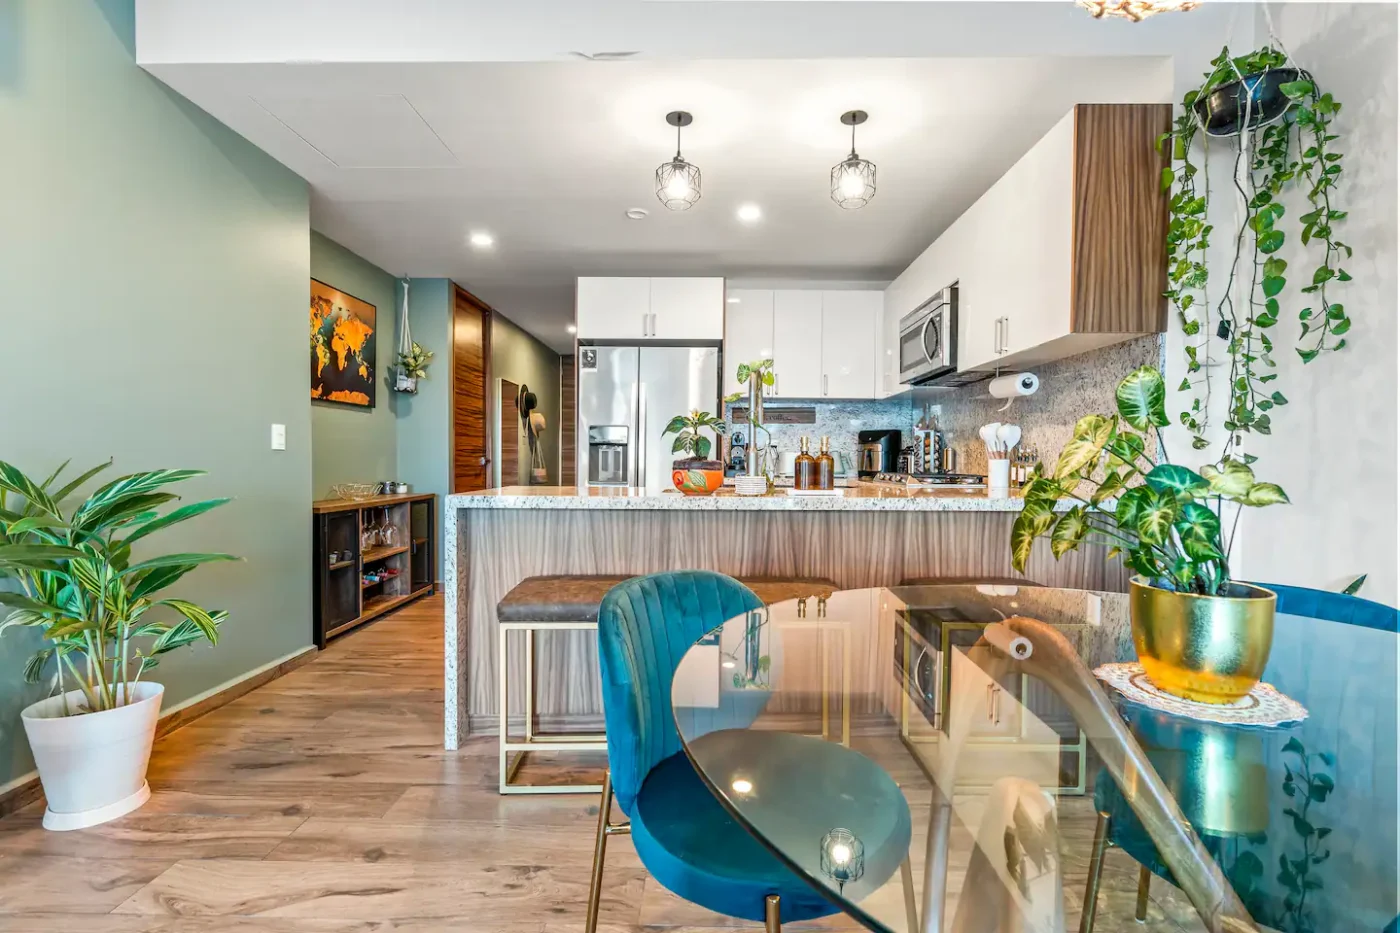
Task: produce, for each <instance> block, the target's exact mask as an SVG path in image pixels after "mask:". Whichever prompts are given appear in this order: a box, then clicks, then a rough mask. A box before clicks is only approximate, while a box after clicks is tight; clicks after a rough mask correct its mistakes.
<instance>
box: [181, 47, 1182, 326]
mask: <svg viewBox="0 0 1400 933" xmlns="http://www.w3.org/2000/svg"><path fill="white" fill-rule="evenodd" d="M1171 82H1172V70H1171V65H1170V60H1169V59H1166V58H1162V57H1137V58H1133V57H1118V58H1035V59H1028V58H1023V59H1013V60H999V59H861V60H856V59H824V60H770V61H629V62H586V61H574V62H524V63H479V62H472V63H460V62H459V63H433V64H366V63H356V64H322V65H288V64H261V65H199V66H186V67H183V68H181V69H179V74H178V79H177V80H175V81H172V83H174V84H175V86H176V88H177V89H178V90H180V91H181V93H183V94H185V95H186V96H187V97H190V98H191V99H192V100H194V101H195V102H196V103H198V104H199V105H200V106H201V107H203V108H204V109H206V110H208V111H209V112H210V113H212V114H213V115H214V116H215V117H217V118H219V119H220V120H222V121H223V122H225V123H227V124H228V125H229V126H231V127H233V128H234V129H235V130H237V131H238V132H240V133H242V134H243V135H244V136H246V137H247V138H248V139H250V140H251V141H252V142H254V143H255V144H256V145H258V146H259V147H261V148H262V149H264V150H266V151H267V152H269V153H270V154H272V155H273V156H274V157H276V158H277V159H279V160H280V161H282V162H283V163H284V164H286V165H287V166H289V167H290V168H291V169H293V170H294V171H296V172H297V173H298V174H300V175H302V176H303V177H304V178H306V179H307V181H308V182H310V184H311V189H312V223H313V226H314V227H315V228H316V229H318V230H320V231H321V232H323V233H325V234H326V235H327V236H329V237H331V238H332V239H335V240H337V241H338V242H340V243H342V244H344V245H345V246H347V247H349V248H350V249H352V250H354V251H355V252H357V253H359V254H360V255H362V256H364V257H365V258H367V259H369V260H370V261H372V262H374V263H376V264H378V265H379V266H381V267H382V268H384V269H386V270H387V271H390V272H392V273H394V274H407V275H411V276H447V277H451V278H453V279H455V280H456V281H458V282H460V283H462V284H463V285H465V286H467V287H469V288H471V289H472V290H474V291H476V292H477V293H478V294H479V295H480V296H481V297H482V298H483V299H485V300H486V301H488V302H491V303H492V304H495V305H496V306H497V307H498V308H500V310H502V311H503V312H504V313H506V314H507V315H508V316H511V317H512V318H515V319H517V320H518V322H519V323H520V324H521V325H522V326H524V327H526V328H527V329H530V330H531V331H533V332H535V333H536V334H537V335H538V336H540V337H541V339H543V340H545V341H546V342H547V343H550V344H551V345H553V346H557V347H561V348H563V347H567V346H568V345H569V339H570V338H569V337H568V335H567V333H566V332H565V330H564V326H565V324H566V323H567V322H568V320H569V318H570V317H571V316H572V300H571V290H570V288H569V286H570V285H571V283H572V280H573V278H574V277H575V276H578V275H607V274H613V275H631V274H662V275H664V274H685V273H690V274H723V275H728V276H731V277H735V276H742V277H748V278H752V277H756V276H769V277H777V276H781V277H788V278H792V277H814V278H827V279H890V278H893V277H894V276H895V275H897V274H898V273H899V272H900V271H901V270H902V269H903V268H904V266H905V265H907V264H908V262H909V261H910V260H912V259H913V258H914V257H915V256H916V255H918V253H919V252H920V251H921V250H922V249H923V248H924V247H925V246H927V245H928V243H930V242H931V241H932V240H933V238H934V237H935V236H936V234H937V233H939V232H940V231H941V230H942V229H943V228H945V227H946V226H947V225H948V224H949V223H951V221H952V220H953V219H955V218H956V217H957V216H958V214H959V213H961V212H962V211H963V210H964V209H966V207H967V206H968V205H969V204H970V203H971V202H972V201H974V200H975V199H976V198H977V197H978V195H980V194H981V193H982V192H983V191H984V190H986V188H987V187H988V186H989V185H990V184H991V183H992V182H993V181H994V180H995V179H996V178H997V177H999V176H1000V174H1001V173H1002V172H1004V171H1005V170H1006V169H1007V168H1008V167H1009V166H1010V165H1011V164H1012V163H1013V162H1014V161H1015V160H1016V158H1018V157H1019V156H1020V155H1021V154H1022V153H1024V152H1025V151H1026V150H1027V149H1028V148H1029V147H1030V145H1031V144H1032V143H1033V142H1034V141H1035V140H1036V139H1038V138H1039V137H1040V135H1042V134H1043V133H1044V132H1045V131H1046V130H1047V129H1048V128H1049V127H1050V126H1051V125H1052V124H1053V123H1054V122H1055V121H1056V120H1057V119H1058V118H1059V117H1061V116H1062V115H1063V114H1064V113H1065V112H1066V111H1067V110H1069V108H1070V107H1071V106H1072V105H1073V104H1075V103H1076V102H1084V101H1096V102H1114V101H1162V100H1167V99H1169V95H1170V92H1171V86H1172V84H1171ZM852 108H861V109H864V110H866V111H868V112H869V113H870V120H869V122H868V123H866V124H865V125H864V126H862V127H860V128H859V130H858V131H857V137H856V143H857V148H858V149H859V151H860V153H861V154H862V155H863V156H865V157H866V158H869V159H871V160H873V161H874V162H875V163H876V164H877V165H878V167H879V179H878V181H879V191H878V194H877V195H876V197H875V200H874V201H873V202H872V203H871V204H870V205H869V206H867V207H866V208H865V209H863V210H859V211H843V210H841V209H840V208H839V207H837V206H836V205H835V204H834V203H833V202H832V201H831V199H830V197H829V195H828V187H829V181H828V174H829V171H830V167H831V165H832V164H833V163H835V162H837V161H839V160H840V159H841V158H842V157H843V156H844V155H845V153H846V152H847V150H848V149H849V147H850V138H849V130H848V128H846V127H844V126H842V125H841V124H840V122H839V120H838V117H839V115H840V114H841V113H842V112H843V111H845V110H848V109H852ZM674 109H685V110H689V111H691V112H692V113H693V114H694V115H695V122H694V124H693V125H692V126H690V127H688V128H687V129H686V130H685V131H684V132H683V135H682V148H683V151H684V154H685V156H686V158H687V159H689V160H690V161H692V162H694V163H695V164H697V165H698V166H700V168H701V170H702V172H703V191H704V196H703V197H702V199H701V200H700V202H699V203H698V204H697V205H696V206H695V207H694V208H692V209H691V210H689V211H686V212H680V213H676V212H671V211H668V210H666V209H665V208H664V207H663V206H662V205H661V204H660V203H659V202H658V201H657V199H656V197H655V194H654V192H653V185H652V173H653V171H654V170H655V168H656V166H657V165H658V164H659V163H661V162H663V161H665V160H666V159H668V158H670V156H671V155H672V153H673V152H674V149H675V131H674V129H673V128H671V127H669V126H667V125H666V123H665V121H664V115H665V113H666V112H667V111H668V110H674ZM748 201H752V202H754V203H756V204H758V205H760V206H761V207H762V209H763V212H764V217H763V220H762V221H761V222H760V223H758V224H755V225H752V226H745V225H744V224H741V223H740V222H739V221H738V220H737V219H736V217H735V209H736V208H737V207H738V205H739V204H741V203H743V202H748ZM631 207H643V208H646V209H647V210H648V211H650V216H648V217H647V218H646V219H645V220H641V221H633V220H629V219H627V218H626V217H625V216H624V212H625V211H626V210H627V209H628V208H631ZM478 230H484V231H488V232H490V233H491V234H492V235H494V236H495V238H496V246H495V247H494V248H493V249H491V250H478V249H474V248H472V247H471V246H469V245H468V242H467V238H468V236H469V234H470V233H471V232H472V231H478ZM507 298H510V299H511V304H515V305H518V306H517V307H511V306H510V305H509V304H507V301H506V299H507Z"/></svg>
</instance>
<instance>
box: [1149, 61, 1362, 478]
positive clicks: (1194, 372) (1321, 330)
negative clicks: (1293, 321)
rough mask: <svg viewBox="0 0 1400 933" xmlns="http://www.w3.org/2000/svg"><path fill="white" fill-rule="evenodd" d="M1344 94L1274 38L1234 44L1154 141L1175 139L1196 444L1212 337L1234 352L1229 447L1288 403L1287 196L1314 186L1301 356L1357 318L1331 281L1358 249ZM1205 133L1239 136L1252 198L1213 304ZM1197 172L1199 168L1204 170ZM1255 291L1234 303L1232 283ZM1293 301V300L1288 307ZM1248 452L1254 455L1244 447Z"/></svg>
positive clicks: (1303, 225)
mask: <svg viewBox="0 0 1400 933" xmlns="http://www.w3.org/2000/svg"><path fill="white" fill-rule="evenodd" d="M1341 106H1342V105H1341V104H1340V103H1339V102H1337V101H1336V100H1334V99H1333V98H1332V95H1331V94H1327V93H1324V92H1322V91H1321V90H1320V89H1319V88H1318V86H1317V83H1316V81H1315V80H1314V79H1313V78H1312V76H1311V75H1309V74H1308V73H1307V72H1305V71H1302V70H1300V69H1298V68H1295V67H1292V65H1291V63H1290V61H1289V58H1288V56H1287V55H1286V54H1285V53H1284V52H1282V51H1280V50H1279V49H1276V48H1274V47H1272V46H1265V47H1264V48H1262V49H1259V50H1258V51H1255V52H1251V53H1250V54H1248V55H1242V56H1239V57H1234V58H1232V57H1231V55H1230V50H1229V48H1228V47H1227V48H1225V49H1223V50H1222V51H1221V53H1220V55H1219V56H1218V57H1217V58H1216V59H1215V60H1214V61H1212V62H1211V71H1210V72H1209V73H1208V74H1207V75H1206V79H1205V81H1204V82H1203V83H1202V84H1201V86H1200V87H1199V88H1197V89H1196V90H1194V91H1190V92H1188V93H1187V94H1186V96H1185V98H1184V99H1183V100H1182V109H1183V112H1182V113H1181V114H1180V115H1178V116H1177V117H1176V119H1175V121H1174V122H1173V126H1172V129H1171V131H1170V132H1168V133H1165V134H1163V135H1162V137H1161V139H1159V140H1158V148H1159V149H1160V148H1161V147H1163V146H1167V145H1169V146H1170V147H1171V165H1170V166H1169V167H1167V168H1164V169H1163V170H1162V186H1163V189H1164V190H1168V191H1170V190H1171V189H1172V187H1173V186H1175V188H1176V191H1175V193H1174V194H1173V195H1172V197H1171V202H1170V204H1171V208H1170V210H1171V219H1170V225H1169V227H1168V230H1167V259H1168V276H1169V288H1168V289H1167V291H1166V297H1167V299H1168V300H1169V301H1171V303H1172V306H1173V308H1174V309H1175V311H1176V313H1177V317H1178V319H1179V320H1180V322H1181V326H1182V329H1183V331H1184V332H1185V334H1186V337H1187V343H1186V369H1187V375H1186V378H1185V379H1183V380H1182V383H1181V386H1180V390H1181V391H1182V392H1193V393H1194V397H1193V399H1192V401H1191V405H1190V408H1189V409H1188V410H1186V411H1183V412H1182V413H1181V423H1182V424H1183V425H1185V426H1186V427H1187V428H1188V429H1189V430H1190V431H1191V432H1192V434H1193V435H1194V436H1195V437H1194V440H1193V445H1194V446H1195V447H1196V449H1198V450H1200V449H1203V448H1205V447H1208V446H1209V442H1208V441H1207V439H1206V437H1205V434H1206V431H1207V428H1208V427H1209V416H1208V410H1209V408H1210V393H1211V373H1210V372H1209V370H1208V369H1206V366H1207V364H1208V363H1210V362H1212V359H1211V357H1212V354H1211V345H1210V340H1211V339H1212V337H1218V338H1220V339H1222V340H1224V341H1225V342H1226V348H1227V350H1226V352H1227V354H1228V359H1229V385H1228V387H1227V388H1228V391H1229V404H1228V406H1227V409H1226V417H1225V421H1224V424H1223V427H1224V428H1225V430H1226V431H1228V432H1229V439H1228V441H1227V442H1226V445H1225V452H1224V455H1223V456H1229V454H1230V452H1231V450H1232V448H1235V447H1238V446H1240V445H1241V444H1242V443H1243V435H1244V433H1246V432H1255V433H1258V434H1268V433H1269V432H1270V430H1271V424H1270V417H1269V412H1270V411H1271V410H1272V409H1274V408H1276V407H1278V406H1281V405H1286V404H1288V399H1287V397H1285V396H1284V394H1283V393H1282V392H1280V391H1279V390H1278V389H1277V388H1276V387H1275V386H1272V385H1270V383H1273V382H1274V381H1275V380H1276V379H1278V373H1277V372H1275V371H1274V370H1275V367H1276V365H1277V364H1276V362H1275V360H1274V358H1273V353H1274V346H1275V340H1274V337H1273V336H1271V334H1272V332H1273V328H1274V326H1275V325H1276V324H1277V323H1278V321H1279V318H1280V317H1281V316H1285V311H1284V309H1283V307H1282V304H1281V298H1282V297H1283V296H1282V293H1283V290H1284V286H1285V284H1286V283H1287V275H1286V273H1287V270H1288V263H1287V262H1286V261H1285V260H1284V259H1283V257H1282V256H1280V255H1278V253H1279V251H1280V250H1281V249H1282V248H1283V246H1284V244H1285V243H1286V242H1287V239H1288V226H1289V225H1287V224H1285V223H1284V222H1283V221H1284V217H1285V213H1286V211H1285V208H1284V205H1283V203H1282V200H1281V196H1282V195H1284V194H1285V193H1286V192H1288V191H1289V190H1292V189H1295V188H1300V189H1303V190H1305V191H1306V196H1307V199H1308V202H1309V204H1310V206H1311V210H1309V211H1307V212H1305V213H1302V214H1299V215H1298V217H1297V219H1296V221H1295V226H1294V227H1293V229H1296V230H1297V231H1298V236H1299V238H1300V241H1301V242H1302V244H1303V245H1304V246H1305V247H1310V248H1311V249H1313V250H1315V251H1316V255H1317V265H1316V266H1315V267H1314V268H1313V269H1312V270H1311V271H1310V272H1306V273H1304V275H1303V279H1304V284H1303V286H1302V289H1301V291H1302V293H1303V297H1304V299H1305V301H1303V302H1300V304H1302V305H1304V306H1303V307H1300V308H1299V310H1298V311H1297V315H1298V321H1299V322H1300V324H1301V333H1300V334H1299V336H1298V338H1297V341H1296V350H1297V352H1298V355H1299V356H1300V357H1302V359H1303V362H1305V363H1308V362H1311V361H1312V360H1314V359H1315V358H1316V357H1317V356H1318V355H1319V354H1321V353H1323V352H1325V351H1327V350H1340V349H1341V348H1342V347H1344V346H1346V338H1345V337H1344V336H1343V335H1344V334H1346V333H1347V331H1348V330H1349V329H1350V328H1351V320H1350V318H1348V317H1347V314H1346V311H1345V309H1344V308H1343V307H1342V305H1341V304H1340V303H1339V302H1334V301H1333V300H1332V297H1331V296H1330V295H1329V287H1330V286H1334V285H1335V283H1339V282H1346V281H1349V280H1350V279H1351V276H1350V275H1349V274H1348V273H1347V271H1346V269H1344V268H1343V267H1342V264H1341V263H1342V259H1343V257H1344V256H1345V257H1347V258H1350V256H1351V247H1350V246H1348V245H1347V244H1345V243H1343V242H1342V241H1341V240H1339V239H1337V237H1336V233H1335V228H1336V225H1337V223H1338V222H1340V221H1341V220H1343V219H1345V217H1346V212H1345V211H1342V210H1338V209H1337V207H1336V204H1335V203H1334V191H1335V189H1336V187H1337V183H1338V182H1339V181H1340V179H1341V176H1342V154H1341V153H1340V152H1336V151H1334V148H1333V144H1334V142H1335V141H1336V140H1337V135H1336V134H1334V133H1332V132H1331V123H1332V120H1333V119H1334V118H1335V117H1336V115H1337V112H1338V111H1339V110H1341ZM1198 135H1199V136H1200V141H1201V143H1202V145H1203V148H1205V147H1208V145H1209V139H1210V137H1227V138H1233V139H1234V141H1235V172H1234V177H1233V178H1232V179H1230V180H1229V182H1228V184H1229V185H1230V186H1231V187H1232V188H1234V190H1235V192H1236V194H1237V195H1238V196H1239V197H1240V198H1241V200H1242V201H1243V202H1244V203H1245V204H1246V205H1247V210H1246V212H1245V218H1244V222H1243V223H1242V224H1241V225H1240V228H1239V229H1238V230H1237V231H1236V232H1235V234H1234V241H1235V242H1234V261H1233V262H1232V263H1231V265H1230V267H1229V269H1228V270H1227V272H1228V274H1227V275H1226V276H1225V282H1224V294H1222V295H1221V296H1220V298H1219V299H1218V300H1217V301H1216V302H1215V303H1214V307H1212V304H1211V301H1210V299H1209V297H1208V291H1207V287H1206V286H1207V278H1208V275H1207V269H1206V250H1207V248H1208V247H1209V245H1210V236H1211V233H1212V225H1211V224H1210V223H1209V222H1208V221H1207V219H1206V217H1207V214H1206V207H1207V203H1208V202H1209V201H1210V199H1211V197H1212V192H1211V185H1210V177H1209V171H1208V169H1204V167H1205V166H1206V164H1207V162H1208V160H1207V159H1205V158H1203V159H1202V160H1201V162H1200V163H1199V164H1198V163H1196V162H1194V161H1193V160H1192V156H1193V151H1192V150H1193V147H1194V144H1195V143H1196V142H1197V139H1198ZM1198 175H1199V176H1200V177H1199V178H1198ZM1237 280H1238V281H1241V282H1242V284H1244V285H1245V287H1246V292H1245V294H1246V295H1247V298H1246V300H1245V302H1244V305H1243V306H1237V305H1236V303H1235V300H1234V297H1233V292H1234V286H1235V284H1236V282H1237ZM1290 310H1291V309H1290ZM1244 458H1245V461H1246V462H1250V461H1252V460H1253V459H1254V458H1253V457H1252V456H1249V455H1247V454H1246V455H1244Z"/></svg>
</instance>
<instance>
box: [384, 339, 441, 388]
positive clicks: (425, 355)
mask: <svg viewBox="0 0 1400 933" xmlns="http://www.w3.org/2000/svg"><path fill="white" fill-rule="evenodd" d="M432 361H433V351H431V350H425V349H423V346H422V345H421V344H419V343H418V342H417V341H413V343H412V344H411V345H410V346H409V348H408V350H407V351H406V352H400V353H399V356H398V361H397V364H398V374H397V376H396V377H395V380H394V388H395V389H397V390H398V391H400V392H408V393H414V392H417V391H418V380H419V379H427V378H428V364H429V363H431V362H432Z"/></svg>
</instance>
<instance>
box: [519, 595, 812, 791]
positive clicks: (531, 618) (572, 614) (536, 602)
mask: <svg viewBox="0 0 1400 933" xmlns="http://www.w3.org/2000/svg"><path fill="white" fill-rule="evenodd" d="M628 579H631V578H630V577H628V576H586V575H566V574H560V575H553V576H541V577H527V578H525V579H524V580H522V581H520V583H518V584H517V585H516V586H515V587H513V588H512V589H511V590H510V592H508V593H507V594H506V595H505V596H504V597H503V598H502V599H501V601H500V602H499V603H497V605H496V621H497V626H498V628H499V630H500V634H499V636H498V637H497V646H496V647H497V671H498V674H497V678H496V682H497V690H498V694H497V697H496V708H497V710H498V714H499V716H500V738H499V744H500V748H499V755H500V786H499V790H500V793H502V794H581V793H597V792H599V791H601V790H602V789H603V786H602V785H601V784H524V783H519V782H517V781H516V776H517V774H518V772H519V771H520V766H521V765H522V764H524V762H525V758H526V756H527V755H529V754H530V752H537V751H544V750H548V751H558V752H606V751H607V749H608V743H607V736H606V735H605V734H604V733H603V732H582V733H570V734H560V733H542V732H540V731H538V729H537V723H536V721H535V720H536V709H535V636H536V633H538V632H566V631H575V632H576V631H597V629H598V607H599V605H600V604H601V603H602V601H603V596H604V595H606V594H607V592H608V590H610V589H612V588H613V587H614V586H616V585H617V584H619V583H621V582H622V581H624V580H628ZM739 582H740V583H743V584H744V585H745V586H747V587H749V589H751V590H752V591H753V592H754V595H756V596H757V597H758V598H759V599H760V600H762V601H763V603H764V604H765V605H767V604H770V603H776V602H782V601H783V600H788V599H797V600H806V599H809V598H812V597H815V598H817V599H818V600H819V601H820V602H825V600H826V598H827V597H828V596H830V595H831V594H832V593H833V592H834V591H835V590H836V584H835V583H833V582H832V581H830V580H826V579H822V578H798V579H791V578H783V577H748V578H740V580H739ZM799 605H801V603H799ZM511 632H523V633H524V635H525V717H524V718H525V725H524V735H523V737H521V738H518V739H516V738H512V737H511V734H510V706H509V697H510V689H509V688H510V684H509V671H508V660H509V656H508V649H509V645H510V633H511Z"/></svg>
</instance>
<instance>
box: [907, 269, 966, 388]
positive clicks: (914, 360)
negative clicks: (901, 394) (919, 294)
mask: <svg viewBox="0 0 1400 933" xmlns="http://www.w3.org/2000/svg"><path fill="white" fill-rule="evenodd" d="M957 341H958V287H957V286H956V285H949V286H948V287H947V288H945V289H942V290H941V291H939V292H937V293H936V294H935V295H934V296H933V297H932V298H930V299H929V300H928V301H925V302H924V303H923V304H921V305H919V307H917V308H915V309H914V310H913V311H911V312H909V313H908V314H906V315H905V316H904V317H903V318H901V319H900V322H899V381H900V382H902V383H903V384H905V385H923V384H924V383H926V382H932V381H933V380H935V379H937V378H939V377H940V376H945V375H947V374H949V373H952V372H956V371H957V368H958V357H957Z"/></svg>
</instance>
